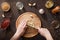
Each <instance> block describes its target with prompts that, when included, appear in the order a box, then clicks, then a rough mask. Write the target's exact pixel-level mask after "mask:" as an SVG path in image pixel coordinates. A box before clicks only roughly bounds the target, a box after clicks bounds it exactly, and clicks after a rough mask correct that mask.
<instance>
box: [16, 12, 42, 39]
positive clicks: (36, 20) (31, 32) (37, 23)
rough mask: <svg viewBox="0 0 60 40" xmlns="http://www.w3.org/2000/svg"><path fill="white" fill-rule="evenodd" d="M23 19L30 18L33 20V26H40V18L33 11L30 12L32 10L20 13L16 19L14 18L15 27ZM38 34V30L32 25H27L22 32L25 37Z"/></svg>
mask: <svg viewBox="0 0 60 40" xmlns="http://www.w3.org/2000/svg"><path fill="white" fill-rule="evenodd" d="M23 19H26V20H32V21H33V22H34V25H35V26H34V27H35V28H38V27H41V20H40V19H39V17H38V16H37V15H36V14H35V13H32V12H25V13H23V14H21V15H20V16H19V17H18V18H17V20H16V28H17V27H18V25H19V24H20V22H21V21H22V20H23ZM37 34H38V31H37V30H36V29H34V28H32V27H28V28H27V30H26V32H25V34H24V37H26V38H30V37H33V36H35V35H37Z"/></svg>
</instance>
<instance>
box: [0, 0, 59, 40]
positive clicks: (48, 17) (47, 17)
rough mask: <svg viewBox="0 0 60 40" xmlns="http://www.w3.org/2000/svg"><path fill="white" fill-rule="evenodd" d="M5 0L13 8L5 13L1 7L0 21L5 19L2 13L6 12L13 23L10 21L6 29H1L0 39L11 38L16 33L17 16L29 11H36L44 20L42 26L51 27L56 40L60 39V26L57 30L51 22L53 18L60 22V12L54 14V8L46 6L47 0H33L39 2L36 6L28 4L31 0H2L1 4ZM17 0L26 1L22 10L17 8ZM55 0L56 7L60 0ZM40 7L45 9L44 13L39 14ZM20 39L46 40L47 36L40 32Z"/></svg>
mask: <svg viewBox="0 0 60 40" xmlns="http://www.w3.org/2000/svg"><path fill="white" fill-rule="evenodd" d="M4 1H6V2H8V3H9V4H10V5H11V10H10V11H9V12H7V13H5V12H3V11H2V10H1V7H0V22H1V21H2V19H3V18H2V17H1V14H2V13H4V14H5V16H6V17H9V18H10V19H11V23H10V26H9V27H8V28H7V29H6V30H0V40H9V39H10V38H11V37H12V36H13V35H14V33H15V31H16V28H15V22H16V19H17V17H18V16H19V15H20V14H22V13H24V12H27V11H31V12H34V13H36V14H37V15H38V16H39V18H40V19H41V21H42V27H44V28H48V29H49V31H50V32H51V34H52V36H53V38H54V40H60V28H59V29H57V30H55V29H54V27H52V25H51V22H52V21H53V20H58V21H59V22H60V13H58V14H56V15H53V14H52V13H51V10H52V8H51V9H47V8H45V2H46V1H47V0H31V1H32V2H36V3H37V5H36V6H35V7H29V6H28V3H29V1H30V0H0V4H1V3H2V2H4ZM17 1H21V2H23V3H24V9H23V10H22V11H19V10H17V8H16V2H17ZM53 1H54V2H55V5H54V7H56V6H57V5H60V0H53ZM54 7H53V8H54ZM40 8H43V9H44V10H45V14H44V15H41V14H39V12H38V10H39V9H40ZM20 39H21V40H37V39H38V40H45V38H43V37H42V36H41V35H39V34H38V35H36V36H35V37H33V38H23V37H22V38H20Z"/></svg>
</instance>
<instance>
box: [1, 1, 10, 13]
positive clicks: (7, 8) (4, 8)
mask: <svg viewBox="0 0 60 40" xmlns="http://www.w3.org/2000/svg"><path fill="white" fill-rule="evenodd" d="M1 9H2V10H3V11H5V12H7V11H9V10H10V4H9V3H7V2H3V3H2V4H1Z"/></svg>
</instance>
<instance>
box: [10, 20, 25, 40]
mask: <svg viewBox="0 0 60 40" xmlns="http://www.w3.org/2000/svg"><path fill="white" fill-rule="evenodd" d="M25 28H26V21H25V20H22V22H21V24H19V26H18V28H17V31H16V33H15V34H14V35H13V37H12V38H11V39H10V40H18V39H19V38H20V37H21V36H22V35H23V34H24V32H25Z"/></svg>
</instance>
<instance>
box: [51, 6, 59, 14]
mask: <svg viewBox="0 0 60 40" xmlns="http://www.w3.org/2000/svg"><path fill="white" fill-rule="evenodd" d="M57 12H60V6H56V7H55V8H54V9H52V14H56V13H57Z"/></svg>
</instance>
